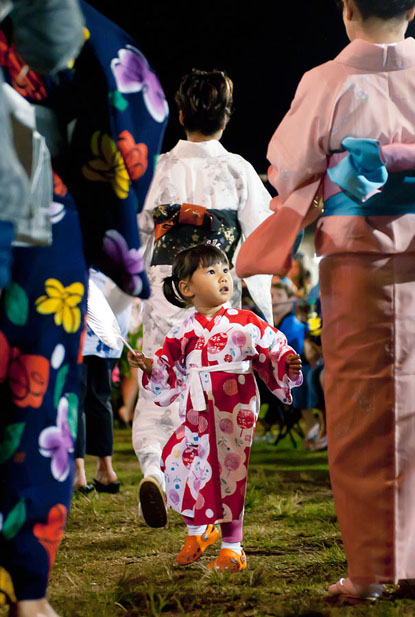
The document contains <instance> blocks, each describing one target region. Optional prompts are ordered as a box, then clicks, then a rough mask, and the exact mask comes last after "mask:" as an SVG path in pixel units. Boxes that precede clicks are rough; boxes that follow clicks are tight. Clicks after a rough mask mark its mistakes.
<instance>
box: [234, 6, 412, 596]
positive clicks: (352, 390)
mask: <svg viewBox="0 0 415 617" xmlns="http://www.w3.org/2000/svg"><path fill="white" fill-rule="evenodd" d="M414 7H415V1H414V0H343V2H342V9H343V20H344V23H345V27H346V31H347V34H348V36H349V38H350V40H351V43H350V45H348V46H347V47H346V48H345V49H344V50H343V51H342V52H341V53H340V55H339V56H338V57H337V58H335V59H334V60H332V61H330V62H326V63H325V64H323V65H321V66H319V67H317V68H315V69H313V70H312V71H310V72H309V73H306V75H304V77H303V79H302V80H301V83H300V85H299V87H298V90H297V93H296V96H295V99H294V101H293V103H292V106H291V109H290V111H289V112H288V114H287V116H286V117H285V118H284V120H283V121H282V123H281V124H280V126H279V127H278V129H277V130H276V132H275V134H274V136H273V138H272V140H271V143H270V145H269V149H268V158H269V160H270V162H271V165H272V166H271V168H270V170H269V176H270V179H271V181H272V183H273V184H274V185H275V187H276V188H277V190H278V193H279V200H280V203H281V204H282V205H281V206H280V207H277V212H276V213H275V214H273V215H272V217H271V218H270V219H269V225H268V224H266V225H263V226H261V227H260V228H258V230H257V232H256V234H254V236H251V237H252V242H251V243H250V238H248V241H247V244H246V245H244V246H243V247H242V250H241V253H240V256H239V258H238V262H237V264H236V265H237V270H238V274H239V275H240V276H249V275H250V274H254V273H258V272H276V271H279V272H281V271H284V267H286V266H284V262H285V260H286V258H287V257H288V255H289V253H290V250H291V246H290V244H291V242H292V241H293V239H294V238H295V236H296V234H297V233H298V230H299V229H300V228H301V227H302V226H305V225H306V224H307V223H309V222H311V220H312V219H315V218H316V217H317V215H318V214H321V209H320V208H319V207H318V206H319V204H320V201H321V199H322V200H323V201H324V202H325V203H324V213H323V216H322V217H321V218H320V220H319V222H318V224H317V235H316V250H317V253H318V254H319V255H321V256H323V259H322V260H321V262H320V281H321V303H322V311H323V316H324V326H323V332H322V344H323V353H324V359H325V367H326V368H325V379H324V389H325V392H324V394H325V401H326V411H327V435H328V444H329V462H330V475H331V482H332V487H333V495H334V499H335V504H336V510H337V515H338V518H339V524H340V529H341V532H342V538H343V544H344V549H345V552H346V556H347V561H348V577H347V578H345V579H340V580H339V581H338V582H337V583H335V584H333V585H332V586H331V587H330V589H329V592H330V593H331V594H332V595H338V596H357V597H359V598H371V599H373V598H376V597H378V596H379V595H381V594H382V585H381V583H385V582H392V583H396V582H398V581H400V580H411V579H415V552H414V550H413V549H414V547H413V544H414V543H413V538H414V529H415V465H414V461H415V406H414V400H415V346H414V344H413V338H414V308H413V307H414V303H415V269H414V253H415V234H414V213H415V205H414V204H415V202H414V192H413V186H414V184H413V181H414V170H415V148H414V146H413V144H414V142H415V104H414V101H415V41H414V39H413V38H405V32H406V29H407V27H408V23H409V21H411V20H412V19H413V17H414V14H415V8H414ZM313 202H314V203H313ZM315 206H317V207H315ZM287 236H289V237H287ZM259 249H260V250H259Z"/></svg>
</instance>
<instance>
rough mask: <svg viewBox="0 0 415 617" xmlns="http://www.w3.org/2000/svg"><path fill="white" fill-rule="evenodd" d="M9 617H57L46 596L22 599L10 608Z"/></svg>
mask: <svg viewBox="0 0 415 617" xmlns="http://www.w3.org/2000/svg"><path fill="white" fill-rule="evenodd" d="M9 617H59V615H58V613H56V612H55V611H54V610H53V608H52V607H51V605H50V604H49V602H48V601H47V600H46V598H41V599H40V600H22V601H21V602H17V604H14V605H13V606H12V608H11V609H10V613H9Z"/></svg>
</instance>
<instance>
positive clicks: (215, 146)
mask: <svg viewBox="0 0 415 617" xmlns="http://www.w3.org/2000/svg"><path fill="white" fill-rule="evenodd" d="M171 153H172V154H175V155H176V156H179V157H180V158H194V157H206V158H210V157H212V156H223V155H224V154H228V152H227V150H226V149H225V148H224V147H223V146H222V144H221V143H220V142H219V141H218V140H217V139H211V140H210V141H186V140H185V139H180V140H179V141H178V142H177V144H176V145H175V146H174V148H173V149H172V150H171Z"/></svg>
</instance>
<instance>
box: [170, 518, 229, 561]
mask: <svg viewBox="0 0 415 617" xmlns="http://www.w3.org/2000/svg"><path fill="white" fill-rule="evenodd" d="M218 538H219V532H218V530H217V529H216V527H215V526H214V525H208V526H207V529H206V531H205V533H202V535H201V536H186V539H185V541H184V546H183V548H182V550H181V551H180V553H179V554H178V555H177V557H176V563H177V565H178V566H187V565H188V564H189V563H193V562H194V561H197V560H198V559H200V557H201V556H202V555H203V553H204V552H205V550H206V549H207V547H208V546H210V545H211V544H214V543H215V542H216V540H217V539H218Z"/></svg>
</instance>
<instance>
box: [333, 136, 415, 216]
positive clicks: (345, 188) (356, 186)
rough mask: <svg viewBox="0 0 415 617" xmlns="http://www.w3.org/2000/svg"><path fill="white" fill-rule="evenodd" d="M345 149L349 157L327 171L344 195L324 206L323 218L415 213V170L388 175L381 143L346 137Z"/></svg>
mask: <svg viewBox="0 0 415 617" xmlns="http://www.w3.org/2000/svg"><path fill="white" fill-rule="evenodd" d="M342 146H343V147H344V148H345V150H347V151H348V155H347V156H346V157H345V158H344V159H342V160H341V161H340V163H339V164H338V165H336V166H335V167H332V168H330V169H328V170H327V174H328V176H329V178H330V180H331V181H332V182H333V183H334V184H337V185H338V186H339V187H340V188H341V189H342V192H341V193H337V194H336V195H333V196H332V197H330V198H329V199H328V200H327V201H326V202H325V204H324V212H323V216H333V215H339V214H340V215H348V216H402V215H403V214H414V213H415V170H408V171H397V172H392V173H389V172H388V170H387V169H386V166H385V164H384V162H383V160H382V158H381V151H380V146H379V143H378V142H377V141H375V140H373V139H356V138H353V137H346V139H344V140H343V142H342ZM379 189H382V190H381V191H380V190H379ZM370 195H372V196H370Z"/></svg>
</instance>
